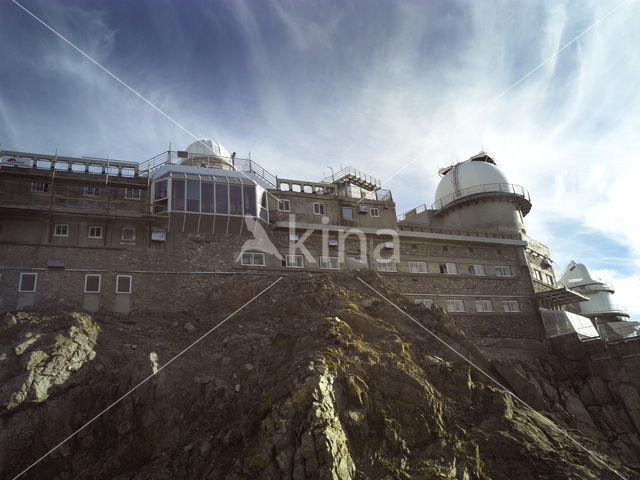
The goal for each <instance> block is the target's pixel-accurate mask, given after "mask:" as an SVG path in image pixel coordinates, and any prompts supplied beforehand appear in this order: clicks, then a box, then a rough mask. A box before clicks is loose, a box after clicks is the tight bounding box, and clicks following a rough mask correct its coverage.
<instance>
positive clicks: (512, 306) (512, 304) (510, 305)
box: [502, 300, 520, 312]
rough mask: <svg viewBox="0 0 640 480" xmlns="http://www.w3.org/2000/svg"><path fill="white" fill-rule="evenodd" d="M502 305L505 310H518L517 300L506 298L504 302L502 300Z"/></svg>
mask: <svg viewBox="0 0 640 480" xmlns="http://www.w3.org/2000/svg"><path fill="white" fill-rule="evenodd" d="M502 306H503V307H504V311H505V312H519V311H520V306H519V305H518V301H517V300H507V301H506V302H502Z"/></svg>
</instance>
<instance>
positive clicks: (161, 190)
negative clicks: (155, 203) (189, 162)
mask: <svg viewBox="0 0 640 480" xmlns="http://www.w3.org/2000/svg"><path fill="white" fill-rule="evenodd" d="M165 198H167V180H160V181H159V182H156V183H155V185H154V187H153V199H154V200H163V199H165Z"/></svg>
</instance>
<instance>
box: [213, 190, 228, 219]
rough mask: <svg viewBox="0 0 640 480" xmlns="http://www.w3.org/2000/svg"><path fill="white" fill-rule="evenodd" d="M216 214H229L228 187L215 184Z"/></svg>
mask: <svg viewBox="0 0 640 480" xmlns="http://www.w3.org/2000/svg"><path fill="white" fill-rule="evenodd" d="M216 213H221V214H224V215H226V214H228V213H229V185H227V184H226V183H222V182H216Z"/></svg>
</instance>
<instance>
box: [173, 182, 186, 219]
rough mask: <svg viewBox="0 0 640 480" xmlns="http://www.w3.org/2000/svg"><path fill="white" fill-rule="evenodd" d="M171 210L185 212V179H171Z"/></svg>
mask: <svg viewBox="0 0 640 480" xmlns="http://www.w3.org/2000/svg"><path fill="white" fill-rule="evenodd" d="M171 210H176V211H180V212H184V180H178V179H176V178H174V179H172V180H171Z"/></svg>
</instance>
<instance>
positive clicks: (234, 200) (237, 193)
mask: <svg viewBox="0 0 640 480" xmlns="http://www.w3.org/2000/svg"><path fill="white" fill-rule="evenodd" d="M229 215H242V185H233V184H229Z"/></svg>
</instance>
